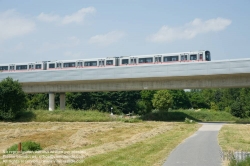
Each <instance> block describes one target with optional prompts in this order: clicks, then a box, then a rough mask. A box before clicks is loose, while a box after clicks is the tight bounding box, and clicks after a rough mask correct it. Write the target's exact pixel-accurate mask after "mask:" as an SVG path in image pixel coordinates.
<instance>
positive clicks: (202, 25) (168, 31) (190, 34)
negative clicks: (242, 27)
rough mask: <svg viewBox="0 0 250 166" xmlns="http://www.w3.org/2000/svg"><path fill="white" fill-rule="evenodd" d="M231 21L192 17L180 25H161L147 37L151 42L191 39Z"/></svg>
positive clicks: (223, 26) (219, 28)
mask: <svg viewBox="0 0 250 166" xmlns="http://www.w3.org/2000/svg"><path fill="white" fill-rule="evenodd" d="M231 23H232V21H231V20H229V19H224V18H216V19H210V20H206V21H202V20H201V19H198V18H196V19H194V20H193V21H191V22H189V23H187V24H185V25H184V26H181V27H174V28H172V27H168V26H163V27H161V29H160V30H159V31H158V32H157V33H155V34H152V35H151V36H149V37H148V38H147V40H148V41H151V42H172V41H174V40H181V39H192V38H194V37H196V36H197V35H199V34H202V33H208V32H217V31H221V30H224V29H225V28H226V27H227V26H229V25H230V24H231Z"/></svg>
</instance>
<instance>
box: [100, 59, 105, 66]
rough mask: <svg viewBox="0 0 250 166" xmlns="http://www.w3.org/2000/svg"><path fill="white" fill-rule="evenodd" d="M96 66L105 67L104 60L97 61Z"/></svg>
mask: <svg viewBox="0 0 250 166" xmlns="http://www.w3.org/2000/svg"><path fill="white" fill-rule="evenodd" d="M98 66H99V67H105V59H98Z"/></svg>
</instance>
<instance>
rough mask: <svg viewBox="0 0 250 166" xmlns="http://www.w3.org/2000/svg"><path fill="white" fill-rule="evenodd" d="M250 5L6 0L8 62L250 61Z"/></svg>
mask: <svg viewBox="0 0 250 166" xmlns="http://www.w3.org/2000/svg"><path fill="white" fill-rule="evenodd" d="M249 6H250V1H249V0H239V1H235V0H209V1H204V0H202V1H201V0H186V1H180V0H179V1H177V0H154V1H153V0H74V1H69V0H53V1H52V0H35V1H34V0H0V63H17V62H33V61H44V60H68V59H90V58H103V57H114V56H116V57H117V56H128V55H145V54H159V53H171V52H184V51H196V50H210V51H211V55H212V60H223V59H238V58H250V53H249V49H250V10H249Z"/></svg>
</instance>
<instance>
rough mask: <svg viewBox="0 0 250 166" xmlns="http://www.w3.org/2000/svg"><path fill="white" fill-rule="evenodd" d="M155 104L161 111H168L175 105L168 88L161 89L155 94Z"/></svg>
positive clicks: (153, 101)
mask: <svg viewBox="0 0 250 166" xmlns="http://www.w3.org/2000/svg"><path fill="white" fill-rule="evenodd" d="M152 103H153V106H154V107H155V108H156V109H158V110H160V111H168V109H169V108H171V107H172V105H173V98H172V96H171V94H170V93H169V91H168V90H159V91H157V92H156V93H155V94H154V98H153V100H152Z"/></svg>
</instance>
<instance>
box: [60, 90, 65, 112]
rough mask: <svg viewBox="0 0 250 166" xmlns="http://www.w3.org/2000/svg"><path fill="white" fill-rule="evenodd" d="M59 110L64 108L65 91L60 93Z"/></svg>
mask: <svg viewBox="0 0 250 166" xmlns="http://www.w3.org/2000/svg"><path fill="white" fill-rule="evenodd" d="M60 110H65V93H60Z"/></svg>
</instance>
